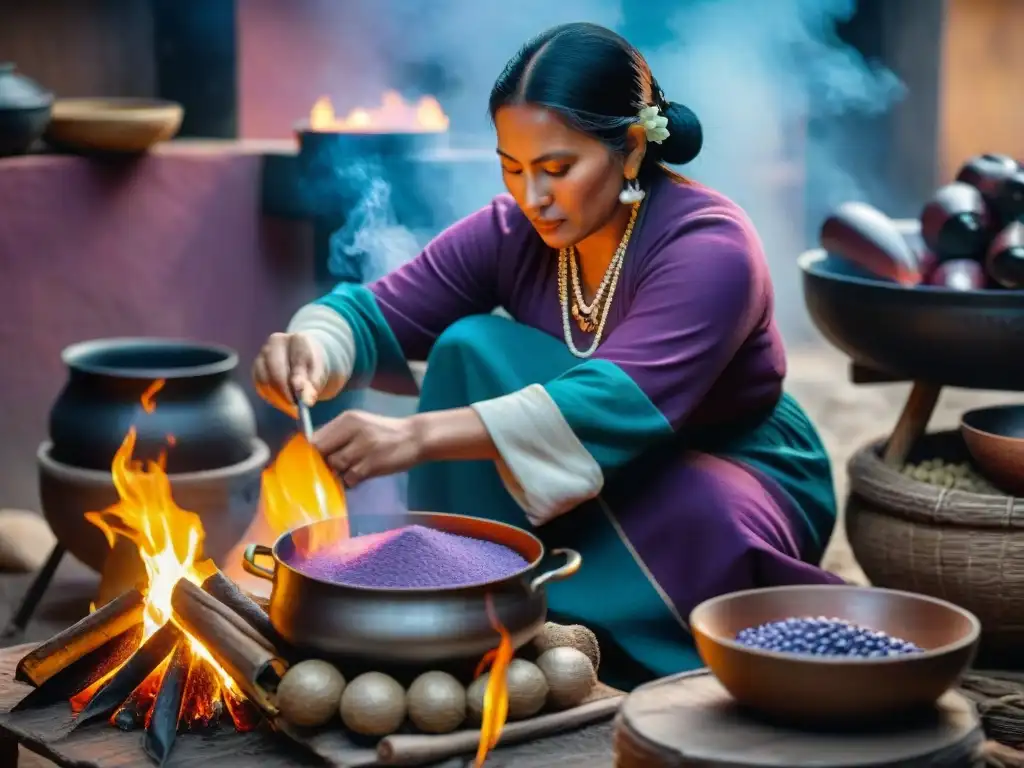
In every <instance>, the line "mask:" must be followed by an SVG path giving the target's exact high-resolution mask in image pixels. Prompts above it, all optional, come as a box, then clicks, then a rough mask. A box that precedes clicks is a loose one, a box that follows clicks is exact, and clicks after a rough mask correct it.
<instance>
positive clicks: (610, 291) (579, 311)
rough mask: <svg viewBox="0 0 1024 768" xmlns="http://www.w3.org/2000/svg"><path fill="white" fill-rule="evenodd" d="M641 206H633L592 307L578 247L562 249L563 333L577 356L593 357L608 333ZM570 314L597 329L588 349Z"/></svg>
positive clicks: (560, 252) (560, 275) (560, 258)
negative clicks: (579, 341) (582, 282)
mask: <svg viewBox="0 0 1024 768" xmlns="http://www.w3.org/2000/svg"><path fill="white" fill-rule="evenodd" d="M639 210H640V203H639V202H637V203H634V204H633V210H632V211H630V214H629V223H628V224H627V225H626V231H625V232H623V234H622V239H621V240H620V241H619V246H618V248H616V249H615V255H614V256H612V260H611V262H610V263H609V264H608V269H607V270H606V271H605V274H604V278H603V279H602V280H601V285H600V286H599V287H598V291H597V293H596V294H595V295H594V301H593V302H591V304H590V306H589V307H588V306H586V305H585V304H583V302H582V291H581V290H580V287H579V277H578V273H577V270H576V249H575V248H563V249H562V250H560V251H559V252H558V295H559V300H560V303H561V305H562V333H563V335H564V336H565V345H566V346H567V347H568V348H569V351H570V352H571V353H572V354H573V355H575V356H576V357H579V358H587V357H590V356H591V355H593V354H594V352H595V351H597V348H598V346H599V345H600V344H601V337H602V336H604V327H605V323H606V322H607V321H608V313H609V311H610V310H611V307H612V299H613V297H614V296H615V288H616V287H617V286H618V283H619V276H620V275H621V274H622V264H623V261H624V260H625V255H626V249H627V248H628V246H629V239H630V237H631V236H632V234H633V226H634V225H635V224H636V216H637V213H638V212H639ZM570 274H571V279H572V282H573V293H574V294H575V296H574V298H575V299H576V300H577V303H576V304H575V305H574V306H573V307H572V310H571V311H570V308H569V303H570V302H569V282H570ZM605 296H607V297H606V298H605V300H604V302H603V303H602V302H601V298H604V297H605ZM593 312H596V313H597V315H598V316H597V318H596V319H597V323H596V324H594V323H593V319H592V318H591V317H590V315H591V313H593ZM581 315H582V316H581ZM570 317H575V318H576V319H577V320H578V321H579V322H580V325H581V327H582V326H583V325H584V324H587V325H591V326H592V327H594V329H595V333H594V340H593V342H592V343H591V345H590V346H589V347H588V348H587V349H585V350H580V349H578V348H577V347H576V343H575V342H574V341H573V338H572V325H571V322H570ZM584 330H586V329H584Z"/></svg>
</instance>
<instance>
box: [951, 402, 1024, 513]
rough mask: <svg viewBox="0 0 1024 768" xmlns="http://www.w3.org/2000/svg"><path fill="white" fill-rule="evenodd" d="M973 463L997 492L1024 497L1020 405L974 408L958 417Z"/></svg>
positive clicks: (1023, 427) (1023, 410) (1023, 437)
mask: <svg viewBox="0 0 1024 768" xmlns="http://www.w3.org/2000/svg"><path fill="white" fill-rule="evenodd" d="M960 434H962V435H963V437H964V442H965V443H967V450H968V451H970V452H971V457H972V458H973V459H974V463H975V464H977V465H978V469H980V470H981V473H982V474H983V475H985V477H987V478H988V479H989V480H991V481H992V484H993V485H995V486H996V487H997V488H999V490H1001V491H1004V492H1006V493H1008V494H1012V495H1014V496H1024V405H999V406H995V407H992V408H978V409H976V410H973V411H968V412H967V413H965V414H964V415H963V416H962V417H960Z"/></svg>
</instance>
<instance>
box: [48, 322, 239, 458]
mask: <svg viewBox="0 0 1024 768" xmlns="http://www.w3.org/2000/svg"><path fill="white" fill-rule="evenodd" d="M63 360H64V363H65V364H66V365H67V367H68V371H69V376H68V380H67V383H66V384H65V385H64V389H63V390H62V391H61V393H60V395H59V396H58V397H57V401H56V402H55V403H54V405H53V408H52V410H51V411H50V440H51V441H52V447H51V449H50V458H51V459H52V460H53V461H55V462H58V463H60V464H63V465H66V466H70V467H78V468H81V469H94V470H101V471H105V472H109V471H110V467H111V462H112V461H113V458H114V454H115V453H116V452H117V450H118V448H120V446H121V444H122V443H123V442H124V439H125V435H126V434H127V433H128V430H129V428H131V427H135V429H136V433H137V440H136V444H135V450H134V456H135V458H137V459H156V458H158V457H159V455H160V454H161V453H162V452H165V453H166V456H167V464H166V469H167V472H168V473H169V474H175V473H187V472H202V471H207V470H214V469H221V468H224V467H229V466H234V465H237V464H239V463H241V462H244V461H246V460H247V459H249V458H250V456H251V455H252V452H253V443H254V441H255V439H256V415H255V413H254V412H253V408H252V405H251V403H250V402H249V399H248V398H247V397H246V395H245V392H244V391H243V390H242V388H241V386H239V385H238V384H237V383H236V382H235V381H234V380H233V379H232V374H233V372H234V370H235V368H236V367H237V366H238V355H237V354H235V352H233V351H232V350H230V349H228V348H226V347H220V346H215V345H208V344H195V343H191V342H187V341H175V340H168V339H145V338H138V339H101V340H97V341H86V342H82V343H81V344H75V345H73V346H70V347H68V348H67V349H65V350H64V353H63ZM160 380H162V381H163V386H162V387H161V388H160V389H159V390H158V391H157V392H156V393H155V394H154V395H153V397H152V403H153V405H154V406H155V408H154V409H152V412H147V409H145V408H144V406H143V403H142V400H143V396H144V395H145V393H146V392H147V390H149V389H150V388H151V387H154V386H155V382H158V381H160Z"/></svg>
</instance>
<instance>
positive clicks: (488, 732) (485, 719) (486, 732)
mask: <svg viewBox="0 0 1024 768" xmlns="http://www.w3.org/2000/svg"><path fill="white" fill-rule="evenodd" d="M487 618H489V619H490V620H491V626H492V627H494V631H495V632H497V633H498V635H499V636H500V637H501V640H500V641H499V642H498V647H497V648H495V649H494V650H491V651H488V652H487V653H486V654H484V657H483V658H482V659H481V660H480V664H479V665H478V666H477V668H476V675H475V676H476V677H480V675H482V674H483V673H484V671H485V670H486V669H487V667H488V665H489V666H490V668H491V676H490V678H489V679H488V681H487V690H486V691H484V711H483V716H482V718H481V723H480V744H479V746H478V747H477V750H476V768H480V767H481V766H482V765H483V764H484V761H486V760H487V753H488V752H489V751H490V750H492V749H494V747H495V746H497V744H498V739H500V738H501V731H502V729H503V728H504V727H505V720H506V719H507V718H508V677H507V675H508V665H509V664H510V663H511V662H512V654H513V653H514V651H513V648H512V638H511V636H510V635H509V633H508V630H506V629H505V627H504V626H502V624H501V621H500V620H499V619H498V614H497V612H496V611H495V610H494V602H493V601H492V600H491V596H490V595H487Z"/></svg>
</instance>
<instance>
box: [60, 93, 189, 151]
mask: <svg viewBox="0 0 1024 768" xmlns="http://www.w3.org/2000/svg"><path fill="white" fill-rule="evenodd" d="M183 117H184V110H183V109H182V107H181V105H180V104H175V103H174V102H171V101H157V100H152V99H58V100H57V101H55V102H54V104H53V114H52V116H51V118H50V124H49V126H48V127H47V129H46V134H45V138H46V140H47V142H49V143H50V144H51V145H52V146H54V147H57V148H58V149H67V150H70V151H74V152H113V153H124V154H135V153H140V152H145V151H146V150H148V149H149V148H150V147H152V146H153V145H154V144H158V143H160V142H161V141H167V140H168V139H171V138H173V137H174V135H175V134H177V132H178V129H179V128H181V120H182V118H183Z"/></svg>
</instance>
